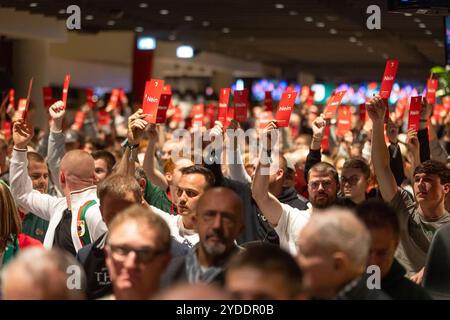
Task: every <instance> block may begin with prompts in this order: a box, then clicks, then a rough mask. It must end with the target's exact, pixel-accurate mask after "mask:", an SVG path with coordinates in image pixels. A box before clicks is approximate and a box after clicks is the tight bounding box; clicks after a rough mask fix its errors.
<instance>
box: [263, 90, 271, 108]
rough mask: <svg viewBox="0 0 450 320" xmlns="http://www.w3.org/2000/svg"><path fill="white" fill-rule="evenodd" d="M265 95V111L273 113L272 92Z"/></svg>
mask: <svg viewBox="0 0 450 320" xmlns="http://www.w3.org/2000/svg"><path fill="white" fill-rule="evenodd" d="M264 95H265V96H264V110H265V111H271V112H273V99H272V91H266V92H265V93H264Z"/></svg>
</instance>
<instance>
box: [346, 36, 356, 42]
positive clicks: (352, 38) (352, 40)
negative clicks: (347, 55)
mask: <svg viewBox="0 0 450 320" xmlns="http://www.w3.org/2000/svg"><path fill="white" fill-rule="evenodd" d="M348 41H350V42H352V43H354V42H356V41H358V40H357V39H356V38H355V37H350V38H348Z"/></svg>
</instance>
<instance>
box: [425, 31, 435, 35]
mask: <svg viewBox="0 0 450 320" xmlns="http://www.w3.org/2000/svg"><path fill="white" fill-rule="evenodd" d="M425 34H427V35H432V34H433V33H432V32H431V31H430V30H426V31H425Z"/></svg>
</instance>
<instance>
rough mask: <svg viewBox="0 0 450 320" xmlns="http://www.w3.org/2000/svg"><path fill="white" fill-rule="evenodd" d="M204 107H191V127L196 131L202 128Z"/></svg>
mask: <svg viewBox="0 0 450 320" xmlns="http://www.w3.org/2000/svg"><path fill="white" fill-rule="evenodd" d="M203 118H204V106H203V104H194V106H193V107H192V126H193V127H194V128H196V129H200V128H201V127H203Z"/></svg>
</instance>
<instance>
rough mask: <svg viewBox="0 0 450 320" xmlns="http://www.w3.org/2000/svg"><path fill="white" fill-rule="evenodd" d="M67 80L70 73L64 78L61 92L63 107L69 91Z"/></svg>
mask: <svg viewBox="0 0 450 320" xmlns="http://www.w3.org/2000/svg"><path fill="white" fill-rule="evenodd" d="M69 82H70V74H67V75H66V77H65V78H64V87H63V92H62V102H63V103H64V108H66V106H67V94H68V93H69Z"/></svg>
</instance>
